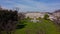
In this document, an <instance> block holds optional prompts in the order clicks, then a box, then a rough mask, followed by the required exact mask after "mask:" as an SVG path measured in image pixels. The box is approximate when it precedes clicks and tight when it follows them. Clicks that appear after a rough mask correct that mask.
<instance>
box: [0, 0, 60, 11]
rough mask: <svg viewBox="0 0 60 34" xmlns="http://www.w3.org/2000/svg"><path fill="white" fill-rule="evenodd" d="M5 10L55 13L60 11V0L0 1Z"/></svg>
mask: <svg viewBox="0 0 60 34" xmlns="http://www.w3.org/2000/svg"><path fill="white" fill-rule="evenodd" d="M0 5H1V6H2V7H3V8H5V9H14V8H16V7H17V8H19V12H20V11H23V12H25V11H39V12H53V11H55V10H59V9H60V0H0Z"/></svg>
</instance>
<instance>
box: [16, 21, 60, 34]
mask: <svg viewBox="0 0 60 34" xmlns="http://www.w3.org/2000/svg"><path fill="white" fill-rule="evenodd" d="M25 24H26V26H25V28H23V29H17V30H16V32H15V34H60V33H59V32H57V28H56V26H55V24H53V22H51V21H49V20H43V21H42V22H40V23H39V22H37V23H33V22H28V23H25Z"/></svg>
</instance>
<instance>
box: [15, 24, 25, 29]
mask: <svg viewBox="0 0 60 34" xmlns="http://www.w3.org/2000/svg"><path fill="white" fill-rule="evenodd" d="M25 26H26V24H20V25H17V27H16V29H22V28H25Z"/></svg>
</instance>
